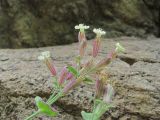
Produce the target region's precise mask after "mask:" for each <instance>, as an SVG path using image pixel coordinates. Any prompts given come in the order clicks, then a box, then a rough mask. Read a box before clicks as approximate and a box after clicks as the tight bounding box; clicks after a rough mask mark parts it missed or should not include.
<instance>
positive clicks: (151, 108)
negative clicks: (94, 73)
mask: <svg viewBox="0 0 160 120" xmlns="http://www.w3.org/2000/svg"><path fill="white" fill-rule="evenodd" d="M117 41H118V42H120V43H121V44H123V45H124V46H125V48H126V52H125V53H124V54H120V55H119V56H118V58H117V59H116V60H114V61H113V62H112V64H110V65H109V66H108V67H107V68H106V71H107V72H108V73H109V74H110V78H109V79H110V82H112V83H113V85H114V88H115V91H116V95H115V99H114V101H113V104H114V107H113V108H111V109H110V111H109V112H107V113H106V114H105V115H104V118H103V119H104V120H159V119H160V39H155V38H150V39H148V40H140V39H138V38H133V37H132V38H131V37H130V38H129V37H121V38H115V39H105V40H103V41H102V43H103V44H102V48H103V49H102V50H101V52H100V57H99V59H100V58H102V57H104V56H106V54H107V53H108V52H109V51H110V50H112V49H113V48H114V44H115V43H116V42H117ZM91 42H92V41H89V42H88V44H91ZM77 45H78V44H77V43H75V44H72V45H66V46H56V47H46V48H37V49H19V50H17V49H14V50H13V49H5V50H4V49H1V50H0V120H23V119H24V118H25V117H26V116H27V115H29V114H31V113H32V112H33V111H34V110H35V109H36V107H35V103H34V97H35V96H41V97H42V98H43V99H44V100H45V99H46V98H48V97H49V94H50V92H51V88H52V80H51V77H50V73H49V72H48V70H47V68H46V67H45V65H44V64H43V63H42V62H40V61H38V60H37V56H38V55H39V54H40V52H42V51H45V50H49V51H51V52H52V56H53V59H54V61H55V65H56V66H57V68H58V69H59V68H61V67H62V66H63V65H64V64H66V63H68V62H70V61H72V60H73V58H74V56H75V55H76V51H77ZM89 48H91V46H89ZM64 51H65V52H64ZM89 51H90V49H89V50H88V52H89ZM93 92H94V90H93V87H92V86H89V85H83V84H82V85H81V86H79V87H77V88H75V89H74V90H72V91H71V92H70V93H69V94H68V95H67V96H65V97H63V98H62V99H60V100H59V101H57V102H56V104H55V107H57V109H58V110H59V111H60V115H59V116H58V117H56V118H48V117H44V116H39V117H38V118H37V120H38V119H42V120H82V119H81V116H80V111H81V110H89V109H90V108H91V104H90V103H89V100H90V97H91V96H92V95H93Z"/></svg>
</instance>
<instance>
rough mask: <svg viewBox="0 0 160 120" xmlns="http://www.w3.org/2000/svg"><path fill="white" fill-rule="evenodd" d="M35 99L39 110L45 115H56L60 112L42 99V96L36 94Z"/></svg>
mask: <svg viewBox="0 0 160 120" xmlns="http://www.w3.org/2000/svg"><path fill="white" fill-rule="evenodd" d="M35 101H36V105H37V107H38V109H39V111H40V112H42V113H44V114H45V115H47V116H51V117H54V116H56V115H57V114H58V113H57V111H56V110H53V109H52V108H51V107H50V106H49V105H48V104H47V103H45V102H44V101H43V100H42V98H41V97H39V96H36V98H35Z"/></svg>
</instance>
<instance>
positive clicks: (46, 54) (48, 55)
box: [38, 51, 51, 60]
mask: <svg viewBox="0 0 160 120" xmlns="http://www.w3.org/2000/svg"><path fill="white" fill-rule="evenodd" d="M50 57H51V54H50V52H49V51H45V52H42V53H41V55H40V56H38V60H45V59H48V58H50Z"/></svg>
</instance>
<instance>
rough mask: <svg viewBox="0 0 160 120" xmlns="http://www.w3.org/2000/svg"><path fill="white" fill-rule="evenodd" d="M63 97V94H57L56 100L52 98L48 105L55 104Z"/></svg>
mask: <svg viewBox="0 0 160 120" xmlns="http://www.w3.org/2000/svg"><path fill="white" fill-rule="evenodd" d="M62 96H63V94H62V92H59V93H57V95H56V96H55V97H54V98H52V99H51V100H50V101H48V102H47V103H48V105H52V104H53V103H54V102H56V101H57V100H58V99H59V98H60V97H62Z"/></svg>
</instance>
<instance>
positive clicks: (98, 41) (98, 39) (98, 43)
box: [92, 38, 101, 57]
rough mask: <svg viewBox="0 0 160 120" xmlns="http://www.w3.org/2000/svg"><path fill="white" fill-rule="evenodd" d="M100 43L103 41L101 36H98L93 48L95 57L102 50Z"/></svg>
mask: <svg viewBox="0 0 160 120" xmlns="http://www.w3.org/2000/svg"><path fill="white" fill-rule="evenodd" d="M100 43H101V40H100V38H96V39H95V40H94V41H93V50H92V56H93V57H96V56H97V55H98V52H99V50H100Z"/></svg>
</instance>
